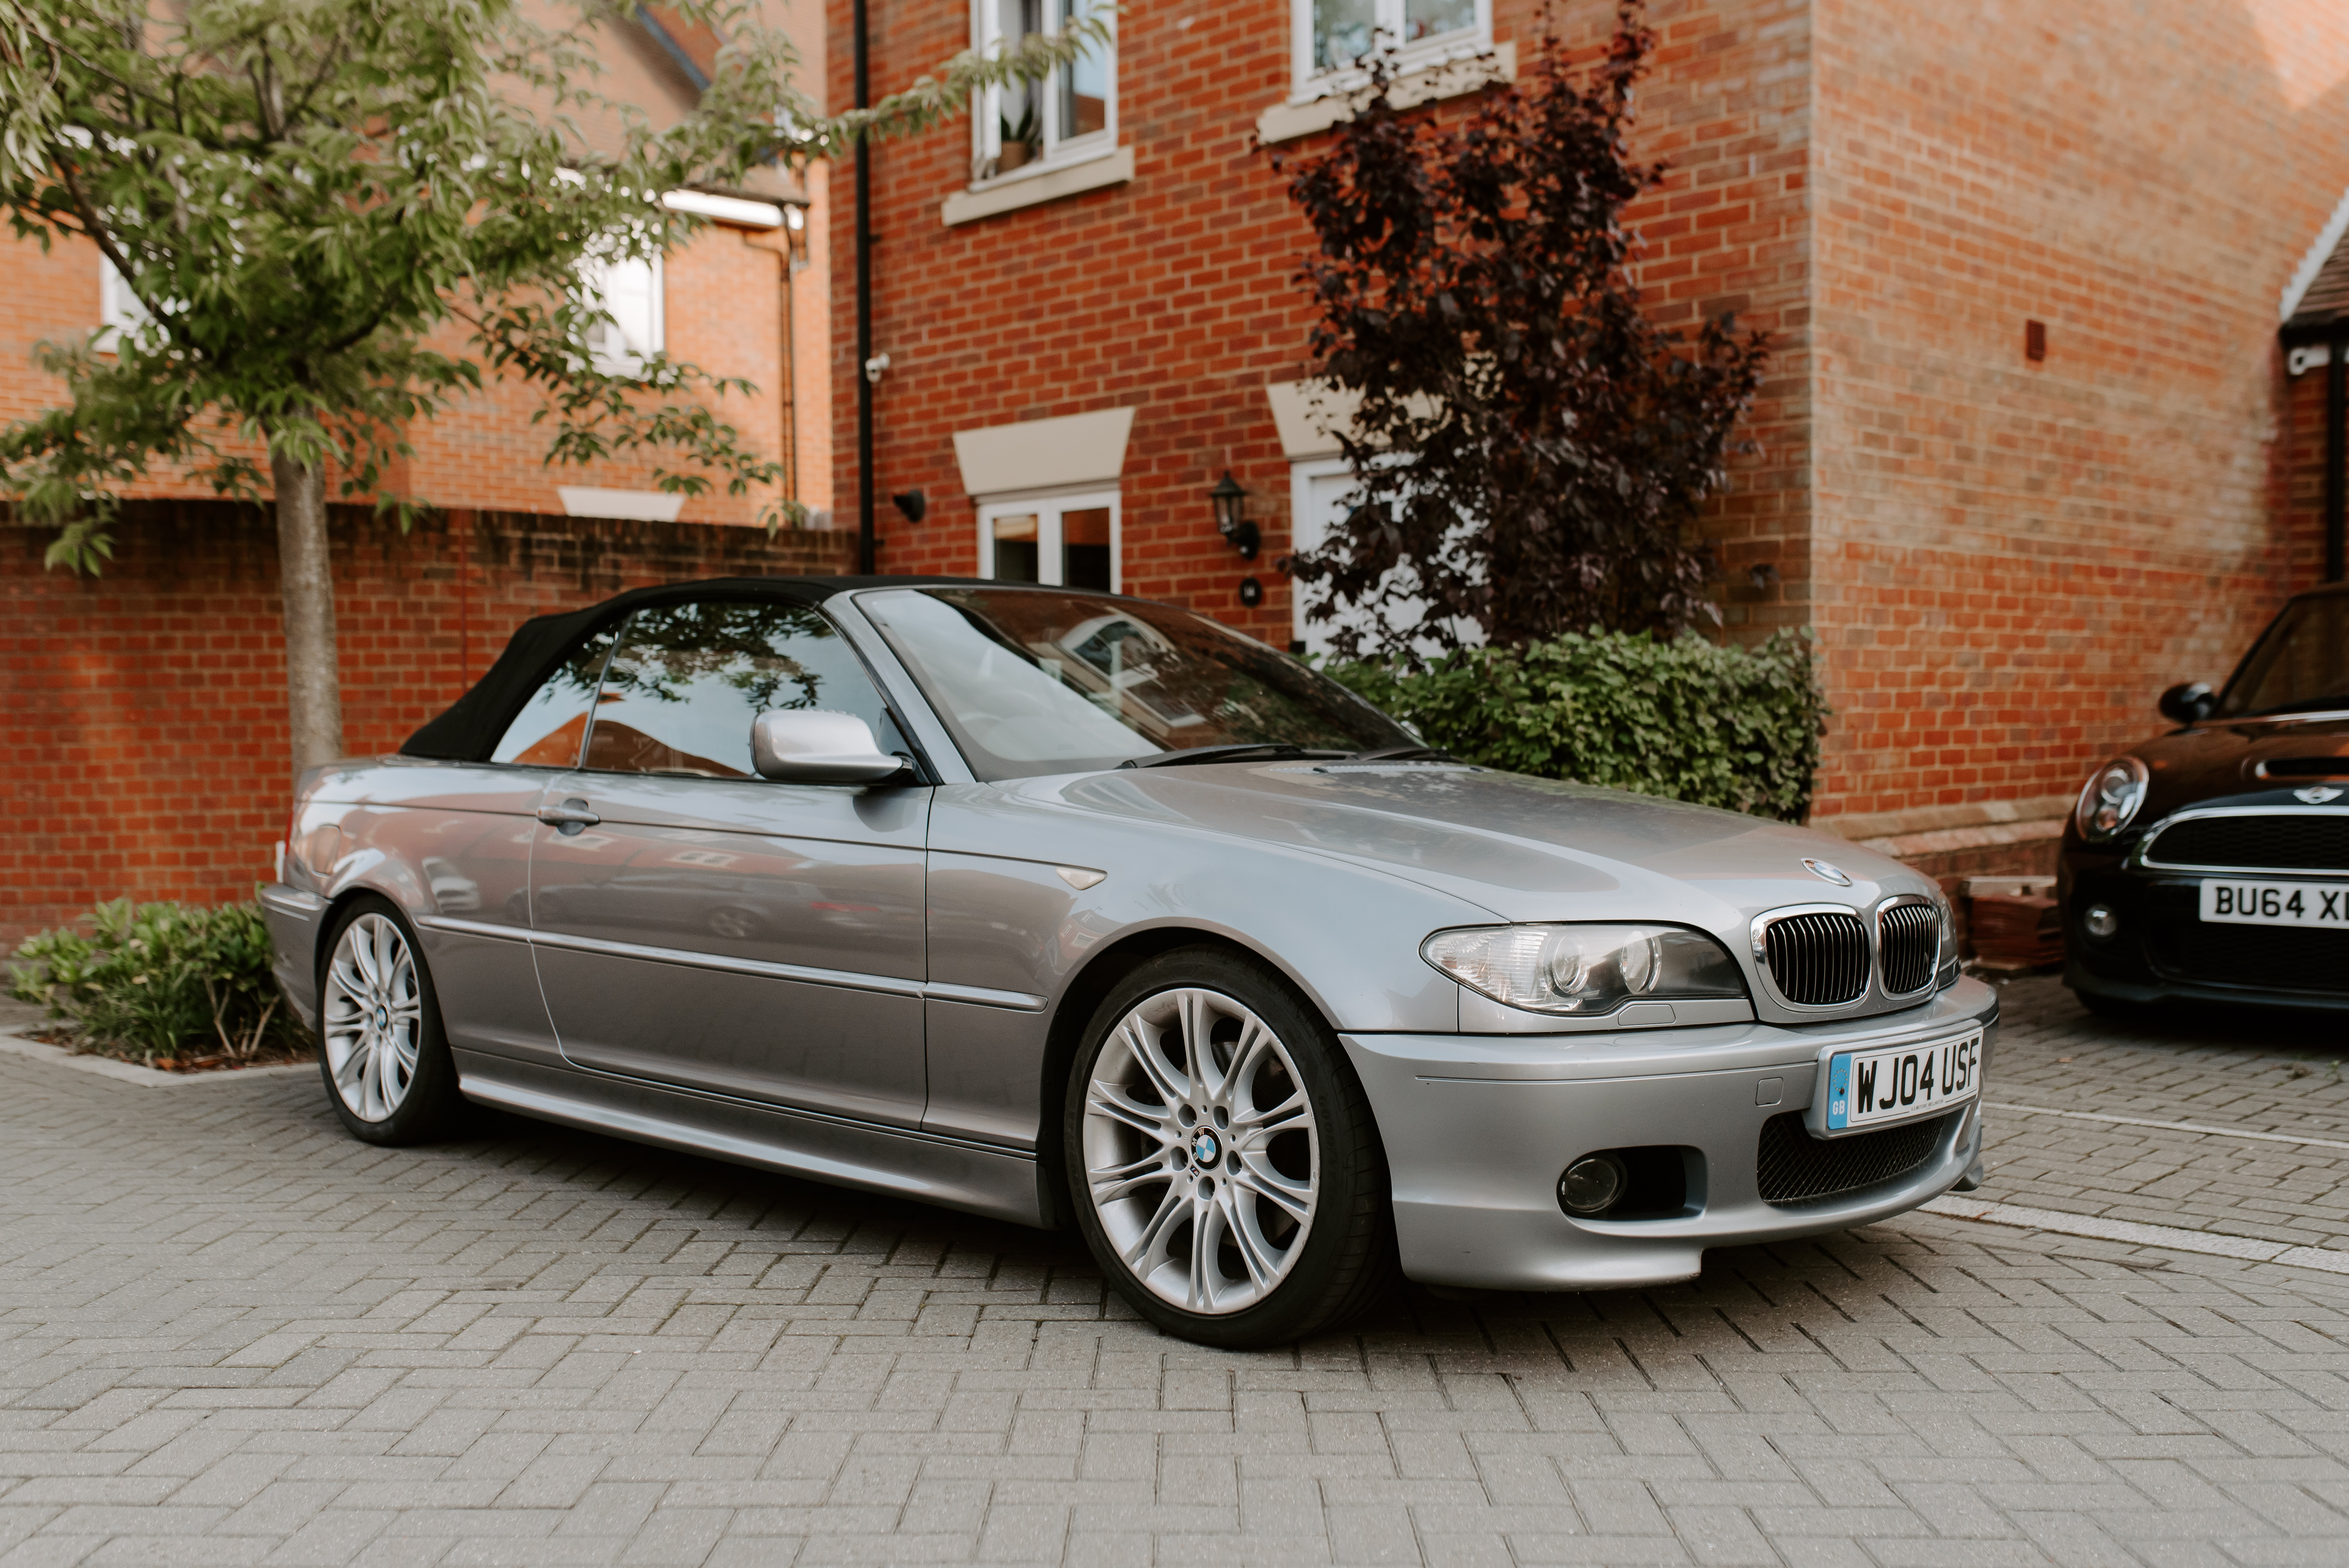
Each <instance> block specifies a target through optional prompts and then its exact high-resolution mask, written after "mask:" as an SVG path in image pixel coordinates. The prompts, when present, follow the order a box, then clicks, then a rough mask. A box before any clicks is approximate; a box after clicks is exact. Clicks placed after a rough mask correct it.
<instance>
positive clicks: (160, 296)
mask: <svg viewBox="0 0 2349 1568" xmlns="http://www.w3.org/2000/svg"><path fill="white" fill-rule="evenodd" d="M677 9H678V10H680V11H683V12H685V13H687V15H688V17H689V19H691V20H695V21H700V22H706V23H709V25H711V26H713V27H714V28H715V29H716V30H717V31H718V33H719V36H721V37H723V38H725V39H726V40H727V44H726V46H725V47H724V48H723V49H722V50H721V51H720V53H719V57H718V61H717V68H716V71H715V73H714V75H713V77H712V78H711V80H710V83H709V87H708V88H706V89H705V90H704V92H703V93H702V95H701V98H700V101H699V104H698V107H697V108H696V109H695V110H694V112H692V113H691V114H689V115H688V116H686V117H685V118H684V119H681V120H679V121H678V123H676V124H674V125H668V126H656V125H654V124H652V123H650V122H649V121H648V120H647V118H646V117H645V116H644V115H643V114H642V113H641V112H640V111H639V110H637V109H636V108H633V107H632V106H629V105H626V104H620V103H616V102H614V101H612V100H610V99H608V98H606V97H605V96H604V95H603V94H602V93H600V92H599V91H598V90H597V88H596V79H597V77H598V75H599V70H598V66H597V53H598V42H599V40H598V34H599V31H602V30H607V29H610V28H612V27H615V26H621V25H624V24H625V18H626V15H628V14H629V13H628V12H627V10H626V8H625V7H621V6H617V5H614V4H612V3H611V0H577V5H576V8H575V9H574V10H570V11H560V12H554V11H550V10H548V9H547V8H545V7H543V6H542V7H535V8H530V9H525V8H524V7H523V6H520V5H516V4H514V0H187V3H186V4H184V5H170V6H157V5H150V4H149V3H148V0H0V208H5V211H7V214H8V218H9V221H10V223H11V224H12V226H13V227H14V230H15V232H16V235H17V236H18V237H19V238H20V239H26V240H31V241H36V242H39V243H40V244H42V245H43V246H44V247H47V245H49V244H51V243H52V242H56V241H57V240H59V239H62V238H66V237H73V238H76V239H83V240H88V241H89V242H94V243H95V244H96V245H97V247H98V250H99V251H100V252H101V253H103V254H104V255H105V257H106V259H107V261H108V262H109V263H111V264H112V265H113V267H114V269H115V271H116V272H117V273H119V274H120V276H121V278H122V279H123V281H124V284H125V285H126V286H127V287H128V288H129V292H130V294H132V296H134V297H135V298H136V300H137V301H138V303H139V304H140V307H141V309H142V311H143V317H142V319H140V321H139V322H138V323H137V324H136V325H135V326H132V327H129V328H127V329H125V330H122V331H120V332H119V333H117V334H113V335H111V340H110V341H107V340H105V339H101V338H99V337H97V336H92V337H88V338H84V339H81V340H79V341H76V342H71V343H62V344H57V343H51V344H44V345H43V346H41V347H40V349H39V351H38V356H37V359H38V363H39V364H40V365H41V366H42V367H43V368H45V369H47V371H49V372H50V373H51V374H53V375H55V376H57V377H59V378H60V379H61V380H62V382H63V384H64V388H65V401H64V402H62V403H61V404H59V405H58V406H57V407H54V408H52V409H50V410H48V411H47V412H46V413H44V414H41V415H40V416H38V417H36V418H32V419H28V420H25V421H23V422H20V423H18V424H16V425H15V426H12V427H10V428H8V429H7V430H5V432H0V488H5V490H8V491H10V492H12V493H13V494H14V495H15V496H16V498H17V500H18V504H19V505H20V506H21V508H22V509H23V510H24V511H25V512H26V514H27V515H28V516H29V517H31V518H32V519H34V520H36V521H44V522H48V523H53V524H56V525H57V526H58V528H59V530H60V531H59V534H58V537H57V541H56V543H55V544H54V546H53V547H52V549H51V550H50V552H49V561H50V564H51V565H52V566H60V565H63V566H70V567H72V568H74V569H76V570H81V571H96V570H98V569H99V567H100V564H101V563H102V562H104V561H105V560H106V559H108V558H109V556H110V554H111V552H112V548H113V546H112V542H111V540H110V539H109V535H108V532H107V521H108V518H109V514H110V512H111V511H112V509H113V505H114V498H115V497H116V496H117V495H118V494H119V491H120V490H121V488H122V487H124V486H126V485H128V484H129V483H131V482H132V481H134V480H139V479H140V478H142V477H145V476H148V475H150V474H154V473H156V472H158V471H159V470H160V471H165V472H180V473H188V474H193V475H197V476H201V477H202V479H204V480H209V481H210V482H211V483H212V485H213V486H215V487H216V488H217V489H218V490H219V491H220V492H221V493H222V494H225V495H229V496H234V497H241V498H245V499H250V500H261V499H263V498H264V496H266V497H267V498H269V499H272V500H274V504H275V509H276V514H277V531H278V548H279V557H280V571H281V576H282V582H283V589H284V598H285V653H286V675H287V685H288V707H289V713H290V717H291V720H292V730H293V753H294V758H293V760H294V766H295V769H296V770H297V771H298V770H299V769H302V768H305V767H309V766H313V765H316V764H317V763H320V762H324V761H326V760H328V759H329V758H334V757H336V756H338V755H340V754H341V751H342V745H343V741H342V704H341V695H340V689H341V688H340V681H339V678H338V675H337V671H336V652H335V614H334V598H333V592H332V583H331V580H330V577H329V574H328V564H327V540H326V500H327V488H328V481H329V479H330V478H332V479H333V480H336V483H337V484H338V487H339V491H340V493H341V494H342V495H343V496H344V497H346V498H348V499H350V500H360V501H371V502H372V503H373V504H374V505H375V506H376V507H377V509H378V511H397V512H398V514H399V517H400V521H402V523H403V525H404V524H405V523H406V522H407V521H408V520H409V513H410V511H412V510H413V509H414V508H415V507H416V506H417V505H419V504H420V503H419V501H418V500H417V499H416V498H412V497H400V496H397V495H394V494H392V493H391V492H390V491H389V490H388V477H389V470H390V467H391V464H392V462H393V461H394V459H397V458H398V457H400V456H402V455H405V454H406V453H407V452H408V450H409V444H408V434H407V433H408V431H409V429H410V428H412V427H414V426H415V425H416V424H417V423H418V422H419V421H421V420H427V419H429V418H433V417H434V416H436V415H438V414H440V413H441V412H443V411H445V410H448V409H449V408H450V407H453V406H455V405H456V404H457V403H458V402H459V401H460V400H461V399H463V398H465V397H468V396H469V395H471V394H473V393H475V392H477V391H479V390H480V389H481V387H482V386H483V383H484V379H485V377H506V378H510V379H514V380H518V381H521V382H523V383H526V384H528V385H530V386H532V387H535V388H536V389H537V390H538V392H539V393H540V394H541V395H542V397H543V406H542V407H540V409H539V410H538V412H537V415H536V418H539V419H541V420H543V421H545V422H547V423H548V424H549V426H550V428H551V435H550V439H549V447H548V453H547V459H548V461H550V462H554V463H585V462H592V461H595V460H596V459H603V458H608V457H613V456H618V455H633V456H639V457H643V458H647V459H650V460H652V461H653V463H654V465H655V482H656V483H657V485H658V486H659V488H661V489H662V490H668V491H672V492H678V493H683V494H687V495H697V494H703V493H707V492H709V490H711V489H712V488H713V487H715V486H720V485H722V486H723V487H724V489H725V490H726V492H727V493H728V494H730V495H738V496H748V495H759V494H762V493H767V492H768V491H770V490H771V488H772V487H778V486H779V485H780V481H781V478H782V468H781V464H780V463H778V462H776V461H774V460H772V459H767V458H764V457H761V455H760V454H759V453H758V452H757V451H756V450H755V449H754V448H753V447H752V446H751V444H750V442H749V441H747V440H746V439H745V438H743V437H742V436H741V434H740V432H738V431H737V430H736V429H735V428H733V427H732V426H731V425H730V424H728V423H727V422H726V421H725V420H724V419H723V418H720V417H719V413H718V411H717V410H716V408H715V407H713V405H715V404H717V403H718V402H719V401H721V400H722V399H723V398H724V397H727V396H729V395H734V394H743V393H748V392H750V391H751V390H753V389H752V388H751V387H750V386H749V385H748V384H747V383H745V382H742V381H740V380H735V379H730V378H726V377H714V376H710V375H708V374H706V373H704V372H703V371H701V370H700V369H698V367H696V366H691V365H688V364H682V363H679V362H677V361H673V360H670V359H668V358H667V357H666V356H659V355H656V356H650V357H648V358H646V359H645V360H643V361H642V362H641V363H638V364H634V365H629V366H613V365H609V364H599V363H598V361H597V358H596V356H593V355H591V354H590V353H588V352H587V351H586V350H585V346H584V345H585V339H586V336H587V334H588V333H589V331H590V330H591V329H592V328H593V327H595V325H598V324H599V322H608V321H609V320H610V317H609V316H608V315H607V313H605V311H604V310H603V309H602V307H601V305H600V304H598V303H597V302H596V299H595V294H594V292H593V290H592V289H590V288H588V287H586V286H585V284H583V282H582V277H583V271H582V269H583V266H595V265H600V264H610V263H622V262H626V261H629V260H632V259H638V258H644V257H648V256H651V255H655V254H657V253H661V252H663V251H665V250H667V249H668V248H669V247H671V246H673V245H675V244H677V243H678V242H679V241H681V240H683V239H684V238H686V237H687V236H688V235H689V234H690V233H691V232H693V230H694V229H695V228H696V227H697V226H698V222H699V220H698V219H696V218H694V217H691V216H689V215H687V214H683V213H678V212H673V211H668V210H667V208H666V207H664V206H663V205H662V204H661V200H660V198H661V196H662V193H664V192H666V191H674V190H678V189H681V188H687V187H694V186H705V187H718V188H721V189H722V188H728V187H735V186H739V185H740V183H741V182H742V181H744V180H745V179H746V178H748V177H749V176H750V174H751V171H752V170H754V169H756V168H758V167H760V166H761V165H762V164H767V163H771V162H774V161H776V160H781V161H783V162H786V163H789V164H794V165H796V164H803V163H804V162H806V161H807V160H811V159H820V158H828V157H831V156H833V155H834V154H836V153H838V152H840V151H843V150H846V149H847V148H848V147H849V146H851V145H852V144H853V143H854V140H855V139H856V138H858V137H859V136H860V135H870V136H883V135H890V134H898V133H904V132H909V131H917V130H920V129H926V128H927V127H928V126H931V125H934V124H936V123H937V122H938V121H939V120H941V119H946V118H947V117H948V116H950V115H952V114H955V113H957V112H960V111H961V110H962V109H963V108H966V107H967V106H968V104H969V103H970V101H971V95H972V94H973V92H974V91H975V90H977V89H978V88H984V87H987V86H990V85H994V84H998V83H1006V84H1008V83H1010V82H1014V81H1021V80H1031V79H1036V78H1039V77H1042V76H1043V75H1044V74H1045V73H1046V72H1048V71H1050V69H1052V68H1053V67H1056V66H1061V65H1064V64H1067V63H1069V62H1070V61H1071V60H1073V59H1074V58H1076V57H1078V56H1079V55H1080V54H1081V53H1083V52H1084V51H1086V50H1087V49H1088V48H1090V47H1092V46H1096V45H1097V44H1098V43H1099V42H1100V41H1102V40H1103V39H1105V38H1106V36H1107V32H1108V20H1107V17H1106V15H1101V16H1097V17H1095V18H1092V19H1088V20H1086V21H1082V22H1080V23H1078V24H1076V25H1074V26H1071V27H1070V28H1069V29H1068V30H1067V32H1065V33H1064V34H1061V35H1057V36H1032V37H1030V38H1029V39H1027V40H1025V41H1024V42H1023V45H1022V46H1021V47H1019V49H1017V50H1014V51H1009V52H1007V53H1001V54H998V55H996V56H993V57H988V58H983V59H982V58H979V57H976V56H972V55H968V54H967V55H964V56H961V57H957V58H956V59H955V60H953V61H951V62H949V63H948V64H947V66H946V67H945V68H944V69H943V70H942V71H941V72H940V73H939V75H937V76H936V77H924V78H922V80H921V81H919V82H918V83H916V85H915V87H914V88H911V89H909V90H908V91H906V92H905V93H902V94H899V95H897V96H895V97H894V98H888V99H885V100H884V101H883V102H881V103H880V104H878V105H876V106H874V108H871V109H869V110H864V111H859V112H857V113H854V114H849V115H843V116H832V117H827V116H825V115H823V114H822V113H820V112H818V111H817V110H816V109H815V108H813V107H812V105H811V104H810V103H809V102H808V101H807V100H806V99H804V98H802V96H801V94H800V92H799V90H798V89H797V88H796V87H795V86H794V85H793V79H792V78H793V72H794V69H795V67H796V66H797V63H798V62H797V58H796V56H795V54H794V52H793V50H792V46H791V44H790V42H789V40H788V39H787V38H785V37H784V36H782V35H781V34H780V33H778V32H775V31H773V30H771V29H769V28H767V27H765V26H761V24H760V23H759V21H758V19H757V16H756V14H755V13H754V12H753V11H752V10H751V9H750V6H749V5H747V4H745V3H739V0H736V3H729V0H714V3H708V0H688V4H686V5H679V6H678V7H677ZM588 125H603V126H616V128H617V129H616V130H610V131H606V132H605V133H603V134H600V135H596V136H593V137H591V136H590V135H589V134H588V132H587V130H586V129H585V127H586V126H588ZM460 337H461V338H462V340H463V341H464V344H465V346H464V348H463V349H462V350H460V351H458V352H449V351H447V349H445V348H444V347H442V346H441V345H446V344H450V343H451V342H452V341H453V340H455V339H456V338H460ZM789 510H790V507H789V504H788V503H783V502H780V501H774V502H769V503H768V505H767V512H766V515H767V521H768V523H769V526H770V527H771V528H772V527H774V526H776V525H778V524H779V523H780V522H781V521H782V520H783V514H784V513H785V512H786V511H789Z"/></svg>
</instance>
